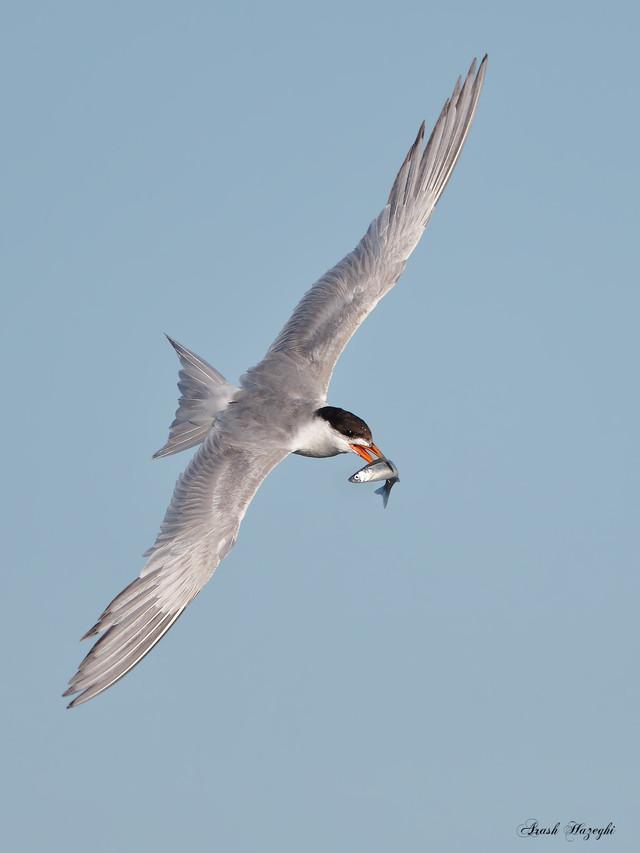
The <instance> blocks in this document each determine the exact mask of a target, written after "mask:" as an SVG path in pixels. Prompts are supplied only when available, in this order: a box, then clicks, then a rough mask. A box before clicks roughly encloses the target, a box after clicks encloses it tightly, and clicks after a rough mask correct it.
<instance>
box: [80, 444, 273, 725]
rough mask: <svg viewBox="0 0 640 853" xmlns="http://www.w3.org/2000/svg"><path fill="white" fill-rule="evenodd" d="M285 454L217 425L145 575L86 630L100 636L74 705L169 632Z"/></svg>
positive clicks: (182, 484) (183, 482)
mask: <svg viewBox="0 0 640 853" xmlns="http://www.w3.org/2000/svg"><path fill="white" fill-rule="evenodd" d="M286 455H287V453H286V452H284V451H281V450H274V449H268V450H264V451H261V450H260V448H247V447H238V446H237V445H231V444H229V443H228V441H226V440H225V437H224V434H223V432H222V430H220V429H217V428H216V427H214V428H213V429H212V430H211V432H210V433H209V435H208V436H207V438H206V439H205V441H204V443H203V444H202V446H201V447H200V449H199V450H198V452H197V453H196V455H195V456H194V457H193V459H192V460H191V462H190V463H189V465H188V466H187V468H186V470H185V472H184V473H183V474H182V476H181V477H180V479H179V480H178V482H177V484H176V488H175V491H174V493H173V498H172V500H171V503H170V505H169V508H168V509H167V512H166V515H165V518H164V521H163V523H162V526H161V528H160V532H159V534H158V537H157V539H156V541H155V544H154V545H153V547H152V548H150V549H149V551H147V552H146V554H145V556H147V557H148V558H149V559H148V561H147V563H146V565H145V567H144V568H143V570H142V572H141V573H140V576H139V577H138V578H136V579H135V580H134V581H133V583H131V584H129V586H127V587H126V588H125V589H123V590H122V592H121V593H120V594H119V595H117V596H116V597H115V598H114V599H113V601H112V602H111V603H110V604H109V605H108V606H107V608H106V609H105V611H104V612H103V614H102V615H101V617H100V619H99V620H98V622H97V623H96V624H95V625H94V626H93V628H91V629H90V630H89V631H88V632H87V633H86V634H85V637H90V636H93V635H96V634H99V633H100V634H102V636H101V637H100V638H99V639H98V641H97V642H96V643H95V644H94V645H93V647H92V648H91V650H90V652H89V653H88V654H87V656H86V657H85V659H84V660H83V661H82V663H81V664H80V667H79V668H78V672H77V673H76V674H75V675H74V677H73V678H72V679H71V681H70V683H69V684H70V686H69V689H68V690H67V691H66V692H65V694H64V695H65V696H70V695H72V694H74V693H79V694H80V695H79V696H76V698H75V699H74V700H73V701H72V702H71V703H70V704H69V707H70V708H71V707H73V706H74V705H79V704H80V703H82V702H86V701H87V700H88V699H92V698H93V697H94V696H96V695H97V694H98V693H101V692H102V691H103V690H106V689H107V687H110V686H111V685H112V684H114V683H115V682H116V681H118V679H120V678H122V676H123V675H126V673H127V672H129V670H130V669H132V668H133V667H134V666H135V665H136V664H137V663H138V662H139V661H140V660H142V658H143V657H144V656H145V655H146V654H147V652H149V651H150V650H151V649H152V648H153V646H154V645H155V644H156V643H157V642H158V640H160V639H161V638H162V637H163V636H164V634H166V632H167V631H168V630H169V628H170V627H171V626H172V625H173V623H174V622H175V621H176V619H177V618H178V616H180V614H181V613H182V611H183V610H184V608H185V607H186V606H187V604H189V602H190V601H192V600H193V599H194V598H195V596H196V595H197V594H198V593H199V592H200V590H201V589H202V587H203V586H204V585H205V584H206V583H207V581H208V580H209V579H210V578H211V576H212V575H213V573H214V571H215V569H216V568H217V566H218V564H219V563H220V561H221V560H222V559H223V558H224V557H225V555H226V554H227V553H228V552H229V551H230V550H231V548H232V547H233V544H234V542H235V540H236V537H237V534H238V528H239V527H240V523H241V521H242V519H243V517H244V514H245V512H246V509H247V507H248V505H249V503H250V502H251V500H252V498H253V496H254V495H255V493H256V491H257V490H258V488H259V486H260V484H261V483H262V481H263V480H264V479H265V477H266V476H267V475H268V474H269V472H270V471H271V470H272V469H273V468H274V467H275V466H276V465H277V464H278V463H279V462H281V461H282V459H284V458H285V456H286ZM83 639H84V637H83Z"/></svg>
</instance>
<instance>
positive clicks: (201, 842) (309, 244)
mask: <svg viewBox="0 0 640 853" xmlns="http://www.w3.org/2000/svg"><path fill="white" fill-rule="evenodd" d="M639 23H640V22H639V18H638V12H637V5H636V4H632V3H630V2H629V3H609V4H602V3H556V2H553V3H551V2H539V3H535V4H532V3H528V4H521V3H513V2H505V3H497V2H488V3H486V2H485V3H480V2H467V0H463V2H460V3H455V4H443V3H437V4H436V3H428V2H396V3H377V2H371V0H368V1H367V2H347V3H344V2H339V3H338V2H323V3H321V4H318V3H316V4H301V3H283V2H276V3H269V4H257V3H256V4H247V3H235V4H226V5H221V4H214V3H204V2H202V3H196V2H193V3H173V4H171V3H157V2H154V3H151V2H148V3H143V2H140V3H135V2H134V3H129V2H127V3H124V2H113V3H106V4H98V3H84V2H77V3H68V2H62V3H55V4H54V3H28V2H27V3H15V4H8V3H7V4H4V9H3V15H2V28H1V33H0V87H1V88H2V93H1V102H2V134H1V138H0V148H1V152H2V153H1V160H0V162H1V168H2V177H1V186H2V190H1V202H0V217H1V221H0V240H1V241H2V248H1V253H0V264H1V271H0V272H1V284H2V311H1V313H0V325H1V330H2V333H1V335H0V347H1V348H2V370H3V373H2V375H3V380H2V399H3V417H2V439H1V440H2V448H3V452H2V456H3V463H2V464H3V477H2V481H3V486H4V488H3V489H2V490H1V500H2V507H1V517H2V521H3V528H4V530H3V563H4V566H3V607H2V620H1V624H0V630H1V631H2V635H3V637H2V648H3V670H2V694H3V695H2V701H1V714H2V720H1V725H2V731H3V734H4V737H3V740H4V745H3V756H2V767H3V769H2V786H3V791H2V796H1V802H2V806H3V808H2V811H3V815H4V816H3V818H2V833H3V836H4V838H3V845H2V846H3V849H6V850H10V851H16V853H18V851H29V853H32V851H33V853H36V851H38V853H42V851H47V853H57V851H63V850H64V851H85V850H92V851H96V853H102V851H105V853H106V851H134V850H135V851H140V850H154V851H157V853H165V851H175V850H189V851H203V853H205V851H207V852H208V851H213V850H219V851H224V853H299V851H305V853H328V851H331V853H354V851H366V853H382V851H385V853H386V851H391V850H397V851H403V853H422V851H430V850H437V851H446V853H448V851H465V853H466V852H467V851H471V850H491V851H492V853H511V851H518V850H520V849H521V848H522V849H524V847H526V846H527V845H536V847H539V848H540V849H542V848H544V850H545V851H547V850H550V849H557V848H558V846H559V845H560V846H562V845H564V844H565V841H564V839H563V838H558V839H538V841H537V842H535V841H531V840H523V839H518V838H517V837H516V827H517V825H518V824H520V823H522V822H523V821H525V820H527V819H528V818H531V817H534V818H537V819H538V820H539V821H540V822H541V823H543V824H544V823H551V824H553V823H555V822H556V821H561V822H562V824H563V825H564V823H566V822H567V821H569V820H583V821H586V822H588V823H591V824H596V825H606V824H607V823H608V822H609V821H613V822H614V823H615V825H616V827H617V829H616V834H615V835H614V836H613V837H612V838H610V839H603V840H601V841H600V842H598V844H599V849H601V848H605V849H611V850H614V849H615V850H616V851H631V850H637V849H638V848H637V844H638V826H637V816H638V812H637V793H638V765H639V761H640V755H639V754H638V753H639V749H638V747H639V738H638V719H639V712H640V707H639V705H640V691H639V687H638V681H639V677H638V656H639V649H638V602H639V599H640V589H639V582H638V511H639V508H640V500H639V498H640V494H639V493H640V482H639V473H638V472H639V464H638V463H639V458H638V457H639V453H638V435H639V433H640V406H639V402H638V356H639V346H638V322H639V315H640V297H639V293H638V273H637V267H638V260H637V247H638V236H637V235H638V197H639V193H638V190H639V186H638V184H639V181H638V178H639V166H638V157H637V152H636V148H637V143H638V138H639V136H640V122H639V119H638V86H637V78H638V71H637V66H638V62H637V41H638V25H639ZM485 51H488V52H489V55H490V58H489V70H488V74H487V80H486V85H485V89H484V93H483V96H482V99H481V101H480V105H479V109H478V113H477V117H476V121H475V124H474V127H473V130H472V132H471V135H470V137H469V140H468V143H467V146H466V147H465V150H464V152H463V155H462V158H461V160H460V162H459V164H458V167H457V169H456V172H455V174H454V176H453V179H452V181H451V184H450V185H449V187H448V188H447V190H446V193H445V195H444V197H443V199H442V201H441V203H440V205H439V206H438V208H437V210H436V212H435V215H434V217H433V220H432V223H431V224H430V226H429V230H428V232H427V234H426V235H425V238H424V240H423V241H422V243H421V245H420V246H419V248H418V250H417V251H416V253H415V254H414V256H413V257H412V259H411V262H410V264H409V267H408V269H407V271H406V273H405V275H404V277H403V278H402V279H401V281H400V283H399V285H398V287H397V288H396V289H395V290H394V291H393V292H392V293H391V294H390V295H389V296H388V297H387V298H386V299H385V300H384V302H383V303H382V304H381V305H380V306H379V307H378V309H377V311H375V312H374V314H373V315H372V316H371V317H370V318H369V319H368V320H367V322H366V324H365V325H364V327H363V328H362V329H361V330H360V331H359V332H358V334H357V335H356V337H355V338H354V339H353V341H352V342H351V344H350V346H349V347H348V350H347V351H346V352H345V354H344V355H343V357H342V360H341V362H340V364H339V366H338V370H337V372H336V374H335V378H334V382H333V386H332V389H331V394H330V402H331V403H333V404H334V405H339V406H343V407H345V408H347V409H350V410H352V411H354V412H356V413H357V414H359V415H361V416H362V417H364V418H365V420H367V422H368V423H369V424H370V425H371V426H372V428H373V431H374V436H375V439H376V441H377V442H378V443H379V444H380V445H381V447H382V448H383V449H384V450H385V452H386V453H388V455H389V456H390V457H391V458H392V459H394V460H395V462H396V463H397V465H398V466H399V469H400V472H401V475H402V482H401V484H400V485H399V486H397V487H396V489H395V490H394V492H393V494H392V496H391V500H390V502H389V507H388V509H387V510H386V511H383V509H382V504H381V501H380V499H379V497H377V496H375V495H374V494H373V489H374V487H366V486H357V487H356V486H352V485H349V484H348V483H347V477H348V476H349V475H350V474H352V473H353V472H354V471H355V470H356V468H357V467H359V466H358V460H357V459H356V458H355V457H344V456H343V457H338V458H335V459H331V460H324V461H316V460H308V459H302V458H298V457H292V458H290V459H288V460H287V461H286V462H285V463H284V464H283V465H282V466H280V467H279V468H278V469H277V470H276V471H275V472H274V473H273V474H272V475H271V476H270V477H269V479H268V481H267V482H266V483H265V484H264V486H263V488H262V489H261V491H260V492H259V493H258V495H257V498H256V500H255V501H254V503H253V504H252V506H251V507H250V509H249V512H248V514H247V517H246V519H245V522H244V524H243V527H242V530H241V533H240V537H239V540H238V544H237V546H236V548H235V550H234V551H233V552H232V554H231V555H230V556H229V558H228V559H227V560H225V561H224V563H223V564H222V566H221V567H220V569H219V570H218V572H217V574H216V575H215V577H214V579H213V581H212V582H211V583H210V584H209V586H208V587H207V588H206V589H205V590H204V592H203V594H202V595H200V596H199V597H198V599H197V600H196V601H195V602H194V604H193V605H191V607H190V608H189V610H188V611H187V614H186V615H185V617H184V618H183V619H181V620H180V621H179V623H178V624H177V625H176V627H175V628H174V629H173V630H172V631H171V632H170V633H169V634H168V635H167V637H166V638H165V639H164V640H163V641H162V642H161V643H160V645H159V646H158V647H157V648H156V649H155V650H154V651H153V653H152V654H151V655H150V656H149V657H148V658H147V659H146V660H145V661H144V662H143V663H142V664H141V665H140V666H139V667H138V668H137V669H136V670H135V672H133V673H132V674H131V675H129V676H127V678H126V679H124V680H123V681H122V682H121V683H119V684H118V685H117V686H116V687H115V688H113V689H112V690H109V691H108V692H107V693H106V694H104V695H103V696H101V697H99V698H98V699H97V700H94V701H93V702H91V703H90V704H88V705H86V706H83V707H81V708H80V709H78V710H76V711H72V712H68V711H66V710H65V702H64V700H63V699H61V698H60V694H61V693H62V691H63V690H64V688H65V685H66V681H67V679H68V678H69V676H71V675H72V673H73V672H74V670H75V667H76V666H77V664H78V662H79V660H80V658H81V655H82V653H83V651H84V650H85V649H84V647H81V646H80V645H79V643H78V638H79V636H80V635H81V634H82V633H83V632H84V631H85V630H86V629H87V628H88V627H89V626H90V625H91V624H92V623H93V622H94V621H95V619H96V617H97V616H98V614H99V613H100V611H101V610H102V608H103V607H104V605H105V604H106V603H107V602H108V600H109V599H110V598H111V597H112V596H113V595H114V594H115V593H116V592H118V591H119V590H120V589H121V588H122V587H123V586H124V585H125V584H126V583H128V582H129V581H130V580H131V579H132V578H133V577H134V576H135V575H136V574H137V573H138V571H139V570H140V568H141V567H142V565H143V561H142V559H141V557H140V554H141V553H142V551H143V550H144V549H145V548H146V547H148V546H149V545H150V544H151V542H152V541H153V538H154V536H155V533H156V531H157V528H158V525H159V523H160V521H161V518H162V515H163V513H164V509H165V506H166V504H167V502H168V500H169V497H170V494H171V491H172V488H173V484H174V481H175V479H176V477H177V476H178V474H179V472H180V471H181V470H182V468H183V467H184V465H185V463H186V459H187V457H186V456H185V455H181V456H179V457H174V458H172V459H169V460H164V461H163V460H160V461H155V462H152V461H151V458H150V457H151V454H152V453H153V451H154V450H156V449H157V448H158V447H159V446H160V445H162V444H163V443H164V441H165V438H166V433H167V427H168V424H169V422H170V421H171V419H172V416H173V412H174V409H175V403H176V399H177V390H176V386H175V383H176V378H177V360H176V358H175V355H174V353H173V351H172V350H171V348H170V347H169V346H168V344H167V343H166V341H165V339H164V337H163V332H165V331H166V332H168V333H170V334H172V335H173V336H175V337H176V338H177V339H178V340H180V341H182V342H184V343H185V344H186V345H187V346H189V347H192V348H193V349H194V350H195V351H196V352H198V353H200V354H202V355H203V356H204V357H205V358H207V359H208V360H210V361H211V362H212V363H213V364H214V365H215V366H216V367H217V368H219V369H220V370H221V371H222V372H223V373H224V374H225V375H227V376H228V377H229V378H230V379H231V380H237V378H238V377H239V375H240V374H241V373H242V372H243V370H244V369H245V368H247V367H248V366H250V365H252V364H254V363H255V362H257V361H258V360H259V359H260V358H261V357H262V355H263V353H264V351H265V350H266V348H267V346H268V345H269V343H270V342H271V340H272V339H273V338H274V337H275V335H276V334H277V332H278V331H279V329H280V328H281V326H282V325H283V323H284V322H285V320H286V319H287V317H288V316H289V313H290V311H291V309H292V308H293V306H294V304H295V303H296V302H297V300H298V299H299V297H300V296H301V295H302V293H303V292H304V290H306V289H307V288H308V287H309V286H310V285H311V284H312V282H313V281H314V280H315V279H316V278H317V277H318V276H319V275H321V274H322V273H323V272H324V271H325V270H326V269H327V268H328V267H330V266H332V265H333V264H334V263H335V262H336V261H337V260H339V258H340V257H342V255H343V254H345V253H346V252H347V251H348V250H350V249H351V248H352V247H353V246H354V245H355V243H356V242H357V240H358V239H359V238H360V236H361V235H362V233H363V232H364V230H365V229H366V227H367V225H368V223H369V221H370V220H371V219H372V217H373V216H374V215H375V214H377V212H378V211H379V209H380V208H381V206H382V205H383V203H384V201H385V199H386V195H387V192H388V190H389V187H390V185H391V182H392V179H393V177H394V174H395V171H396V169H397V167H398V166H399V165H400V163H401V161H402V159H403V157H404V154H405V152H406V149H407V147H408V145H409V144H410V143H411V142H412V140H413V137H414V135H415V132H416V129H417V127H418V125H419V123H420V121H421V120H422V118H426V119H427V121H428V123H432V122H433V121H434V120H435V118H436V117H437V115H438V112H439V110H440V108H441V106H442V103H443V101H444V99H445V98H446V97H447V96H448V95H449V93H450V91H451V89H452V87H453V84H454V82H455V79H456V76H457V75H458V74H459V73H463V72H464V71H465V70H466V68H467V66H468V64H469V61H470V60H471V58H472V57H473V56H474V55H478V56H481V55H482V54H483V53H484V52H485ZM257 440H259V436H257ZM593 843H596V842H593Z"/></svg>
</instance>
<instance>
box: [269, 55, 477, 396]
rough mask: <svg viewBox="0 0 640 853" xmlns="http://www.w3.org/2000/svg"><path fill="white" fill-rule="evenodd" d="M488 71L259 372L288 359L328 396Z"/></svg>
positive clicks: (422, 218)
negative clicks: (348, 347) (342, 355)
mask: <svg viewBox="0 0 640 853" xmlns="http://www.w3.org/2000/svg"><path fill="white" fill-rule="evenodd" d="M486 67H487V57H486V56H485V57H484V59H483V60H482V62H481V63H480V67H479V68H478V70H477V71H476V61H475V60H474V61H473V63H472V65H471V68H470V69H469V72H468V74H467V76H466V79H465V81H464V84H462V83H461V80H460V79H458V82H457V83H456V86H455V89H454V90H453V94H452V95H451V98H449V100H447V101H446V103H445V105H444V107H443V109H442V112H441V113H440V117H439V118H438V121H437V122H436V125H435V127H434V129H433V131H432V133H431V136H430V137H429V140H428V142H427V144H426V146H425V145H423V139H424V123H423V124H422V126H421V127H420V130H419V131H418V136H417V138H416V141H415V142H414V143H413V145H412V146H411V148H410V149H409V153H408V154H407V156H406V158H405V161H404V163H403V164H402V166H401V167H400V171H399V172H398V175H397V177H396V179H395V182H394V184H393V187H392V188H391V192H390V194H389V199H388V201H387V204H386V206H385V207H384V209H383V210H382V212H381V213H380V215H379V216H378V217H377V218H376V219H374V220H373V222H372V223H371V225H370V226H369V229H368V231H367V233H366V234H365V235H364V237H363V238H362V240H361V241H360V242H359V243H358V245H357V246H356V248H355V249H354V250H353V251H352V252H351V253H350V254H348V255H347V256H346V257H345V258H343V259H342V260H341V261H340V263H339V264H337V265H336V266H335V267H333V269H331V270H329V272H327V273H326V274H325V275H324V276H323V277H322V278H321V279H320V280H319V281H317V282H316V283H315V284H314V285H313V287H312V288H311V290H309V291H308V292H307V293H306V294H305V296H304V297H303V298H302V300H301V301H300V302H299V303H298V306H297V307H296V309H295V311H294V312H293V314H292V316H291V318H290V319H289V321H288V322H287V324H286V326H285V327H284V328H283V330H282V331H281V332H280V334H279V336H278V337H277V338H276V340H275V341H274V343H273V344H272V346H271V348H270V350H269V352H268V353H267V356H266V357H265V359H264V360H263V362H262V363H261V364H260V365H259V366H258V368H257V369H258V370H260V369H261V368H263V367H267V366H269V365H270V364H271V363H273V362H277V361H278V359H279V358H281V357H282V356H286V357H288V358H289V359H292V360H293V361H294V362H296V363H297V366H298V367H299V368H300V369H301V370H303V371H304V372H305V375H306V379H307V381H308V382H309V383H310V384H314V385H315V386H316V388H317V390H318V392H319V393H320V394H321V395H326V392H327V389H328V387H329V382H330V381H331V375H332V373H333V369H334V367H335V364H336V362H337V360H338V358H339V357H340V353H341V352H342V350H343V349H344V348H345V346H346V345H347V343H348V341H349V339H350V338H351V336H352V335H353V333H354V332H355V331H356V329H357V328H358V326H359V325H360V324H361V323H362V321H363V320H364V319H365V317H366V316H367V314H369V313H370V312H371V311H372V310H373V309H374V308H375V306H376V305H377V303H378V302H379V301H380V299H381V298H382V297H383V296H384V295H385V293H387V291H389V290H390V289H391V288H392V287H393V285H394V284H395V283H396V281H397V280H398V278H399V277H400V275H401V273H402V271H403V270H404V267H405V265H406V262H407V259H408V257H409V255H410V254H411V253H412V252H413V250H414V249H415V247H416V246H417V244H418V241H419V240H420V237H421V236H422V234H423V232H424V229H425V227H426V225H427V222H428V221H429V217H430V216H431V213H432V212H433V209H434V207H435V205H436V204H437V202H438V199H439V198H440V196H441V194H442V192H443V190H444V188H445V187H446V185H447V181H448V180H449V178H450V177H451V173H452V172H453V168H454V166H455V165H456V162H457V160H458V157H459V156H460V152H461V150H462V146H463V145H464V141H465V139H466V137H467V134H468V133H469V128H470V127H471V122H472V121H473V116H474V113H475V109H476V105H477V103H478V98H479V96H480V90H481V89H482V84H483V82H484V76H485V71H486Z"/></svg>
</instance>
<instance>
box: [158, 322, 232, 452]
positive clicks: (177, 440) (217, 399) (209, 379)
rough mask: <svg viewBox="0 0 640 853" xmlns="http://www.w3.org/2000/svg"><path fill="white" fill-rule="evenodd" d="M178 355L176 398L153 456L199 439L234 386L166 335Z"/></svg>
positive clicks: (186, 445) (187, 446) (225, 404)
mask: <svg viewBox="0 0 640 853" xmlns="http://www.w3.org/2000/svg"><path fill="white" fill-rule="evenodd" d="M167 339H168V341H169V343H170V344H171V346H172V347H173V348H174V349H175V351H176V352H177V354H178V358H179V359H180V373H179V374H178V389H179V391H180V399H179V401H178V408H177V410H176V416H175V418H174V421H173V423H172V424H171V426H170V427H169V438H168V440H167V443H166V444H165V445H164V447H161V448H160V450H157V451H156V452H155V453H154V454H153V458H154V459H158V458H159V457H161V456H170V455H171V454H172V453H179V452H180V451H181V450H187V448H189V447H194V446H195V445H196V444H200V442H201V441H203V439H204V437H205V436H206V434H207V433H208V432H209V429H210V427H211V424H212V423H213V421H214V420H215V418H216V415H218V414H219V413H220V412H221V411H222V410H223V409H225V408H226V406H227V404H228V403H229V402H230V401H231V400H232V399H233V397H234V396H235V394H236V393H237V391H238V389H237V388H236V386H235V385H231V383H230V382H227V380H226V379H225V378H224V376H223V375H222V374H221V373H219V372H218V371H217V370H216V369H215V367H212V366H211V365H210V364H209V363H208V362H206V361H205V360H204V359H203V358H200V356H198V355H196V354H195V353H194V352H191V350H188V349H187V348H186V347H183V346H182V344H179V343H178V342H177V341H174V340H173V339H172V338H170V337H169V335H167Z"/></svg>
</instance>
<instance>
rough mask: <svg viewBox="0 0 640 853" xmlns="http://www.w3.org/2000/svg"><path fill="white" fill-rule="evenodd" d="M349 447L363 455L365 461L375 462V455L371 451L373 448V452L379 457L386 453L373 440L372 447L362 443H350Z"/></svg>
mask: <svg viewBox="0 0 640 853" xmlns="http://www.w3.org/2000/svg"><path fill="white" fill-rule="evenodd" d="M349 447H350V448H351V449H352V450H353V452H354V453H357V454H358V456H362V458H363V459H364V461H365V462H373V459H374V457H373V455H372V454H371V452H370V451H371V450H373V452H374V453H375V454H376V456H378V457H379V458H382V456H383V455H384V454H383V453H382V451H381V450H380V448H379V447H378V446H377V445H375V444H374V443H373V442H371V446H370V447H363V446H362V445H361V444H350V445H349Z"/></svg>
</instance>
